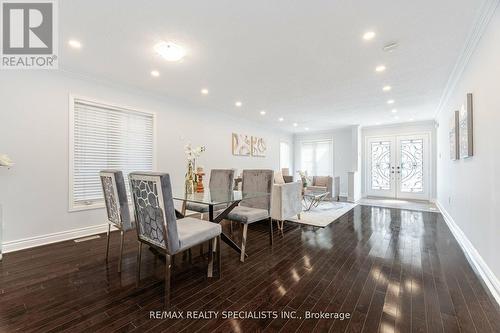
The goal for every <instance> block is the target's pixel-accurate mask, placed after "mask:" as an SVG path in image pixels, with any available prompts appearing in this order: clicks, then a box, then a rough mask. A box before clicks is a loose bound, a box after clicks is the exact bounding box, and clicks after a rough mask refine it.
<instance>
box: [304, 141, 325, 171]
mask: <svg viewBox="0 0 500 333" xmlns="http://www.w3.org/2000/svg"><path fill="white" fill-rule="evenodd" d="M300 170H302V171H307V174H308V175H309V176H331V175H333V144H332V141H331V140H324V141H304V142H302V143H301V146H300Z"/></svg>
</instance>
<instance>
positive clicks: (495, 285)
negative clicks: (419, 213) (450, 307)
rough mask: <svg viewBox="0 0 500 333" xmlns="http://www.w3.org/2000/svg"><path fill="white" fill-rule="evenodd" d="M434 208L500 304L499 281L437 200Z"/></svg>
mask: <svg viewBox="0 0 500 333" xmlns="http://www.w3.org/2000/svg"><path fill="white" fill-rule="evenodd" d="M436 206H437V207H438V209H439V210H440V211H441V214H442V215H443V218H444V221H445V222H446V224H447V225H448V228H450V230H451V233H452V234H453V236H455V239H456V240H457V242H458V244H459V245H460V247H461V248H462V250H463V251H464V254H465V257H466V258H467V260H468V261H469V263H470V264H471V265H472V266H473V267H474V269H475V271H476V272H477V273H478V274H479V276H480V277H481V279H482V280H483V281H484V284H485V285H486V287H487V288H488V290H489V291H490V293H491V294H492V295H493V297H494V298H495V300H496V301H497V303H498V304H500V281H499V280H498V279H497V277H496V276H495V274H494V273H493V272H492V271H491V269H490V268H489V267H488V265H487V264H486V262H485V261H484V260H483V258H482V257H481V255H480V254H479V252H478V251H477V250H476V248H475V247H474V245H472V243H471V242H470V240H469V239H468V238H467V236H466V235H465V234H464V232H463V231H462V229H460V227H459V226H458V225H457V224H456V223H455V221H454V220H453V217H451V215H450V214H449V213H448V212H447V211H446V209H445V208H444V207H443V205H441V203H440V202H439V200H436Z"/></svg>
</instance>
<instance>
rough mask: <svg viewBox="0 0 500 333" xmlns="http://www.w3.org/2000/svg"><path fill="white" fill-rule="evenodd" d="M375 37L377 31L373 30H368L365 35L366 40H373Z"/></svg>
mask: <svg viewBox="0 0 500 333" xmlns="http://www.w3.org/2000/svg"><path fill="white" fill-rule="evenodd" d="M374 37H375V32H373V31H367V32H365V34H364V35H363V39H364V40H372V39H373V38H374Z"/></svg>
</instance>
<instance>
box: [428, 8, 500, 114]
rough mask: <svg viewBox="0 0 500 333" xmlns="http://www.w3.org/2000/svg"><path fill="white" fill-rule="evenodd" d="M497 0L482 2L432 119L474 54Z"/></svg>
mask: <svg viewBox="0 0 500 333" xmlns="http://www.w3.org/2000/svg"><path fill="white" fill-rule="evenodd" d="M499 2H500V0H486V1H484V2H483V5H482V6H481V9H480V12H479V15H478V16H477V18H476V20H475V22H474V24H473V26H472V29H471V31H470V32H469V35H468V36H467V40H466V41H465V45H464V46H463V49H462V52H461V53H460V55H459V56H458V59H457V62H456V63H455V66H454V67H453V70H452V71H451V74H450V77H449V78H448V81H447V82H446V86H445V88H444V91H443V94H442V95H441V99H440V100H439V104H438V107H437V109H436V113H435V114H434V119H437V117H438V116H439V114H440V113H441V111H442V110H443V108H444V107H445V105H446V103H447V102H448V100H449V99H450V97H451V94H452V93H453V91H454V90H455V87H456V85H457V84H458V81H460V79H461V77H462V74H463V73H464V70H465V68H466V67H467V65H468V64H469V61H470V59H471V57H472V55H473V54H474V51H475V50H476V48H477V46H478V44H479V41H480V40H481V37H482V36H483V34H484V32H485V30H486V27H487V26H488V23H489V22H490V20H491V18H492V17H493V14H494V13H495V10H496V8H497V6H498V4H499Z"/></svg>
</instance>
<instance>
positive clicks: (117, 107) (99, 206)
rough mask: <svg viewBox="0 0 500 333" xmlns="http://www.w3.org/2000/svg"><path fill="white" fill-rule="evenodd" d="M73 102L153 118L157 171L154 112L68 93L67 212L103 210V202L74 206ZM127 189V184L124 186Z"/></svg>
mask: <svg viewBox="0 0 500 333" xmlns="http://www.w3.org/2000/svg"><path fill="white" fill-rule="evenodd" d="M75 100H84V101H85V102H87V103H90V104H94V105H95V106H101V107H107V108H112V109H114V110H118V111H120V110H122V111H124V112H135V113H139V114H144V115H148V116H151V117H152V118H153V170H156V169H157V137H156V136H157V129H156V124H157V121H156V112H153V111H147V110H143V109H140V108H137V107H133V106H128V105H123V104H122V103H115V102H109V101H102V100H98V99H96V98H93V97H87V96H83V95H77V94H73V93H70V94H69V98H68V111H69V112H68V113H69V122H68V123H69V126H68V212H78V211H84V210H92V209H102V208H105V204H104V200H100V201H96V202H94V203H92V204H89V205H86V204H75V200H74V195H73V186H74V177H73V176H74V175H73V171H74V167H75V159H74V157H75V154H74V152H75V149H74V147H75ZM125 186H127V187H128V184H125Z"/></svg>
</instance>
